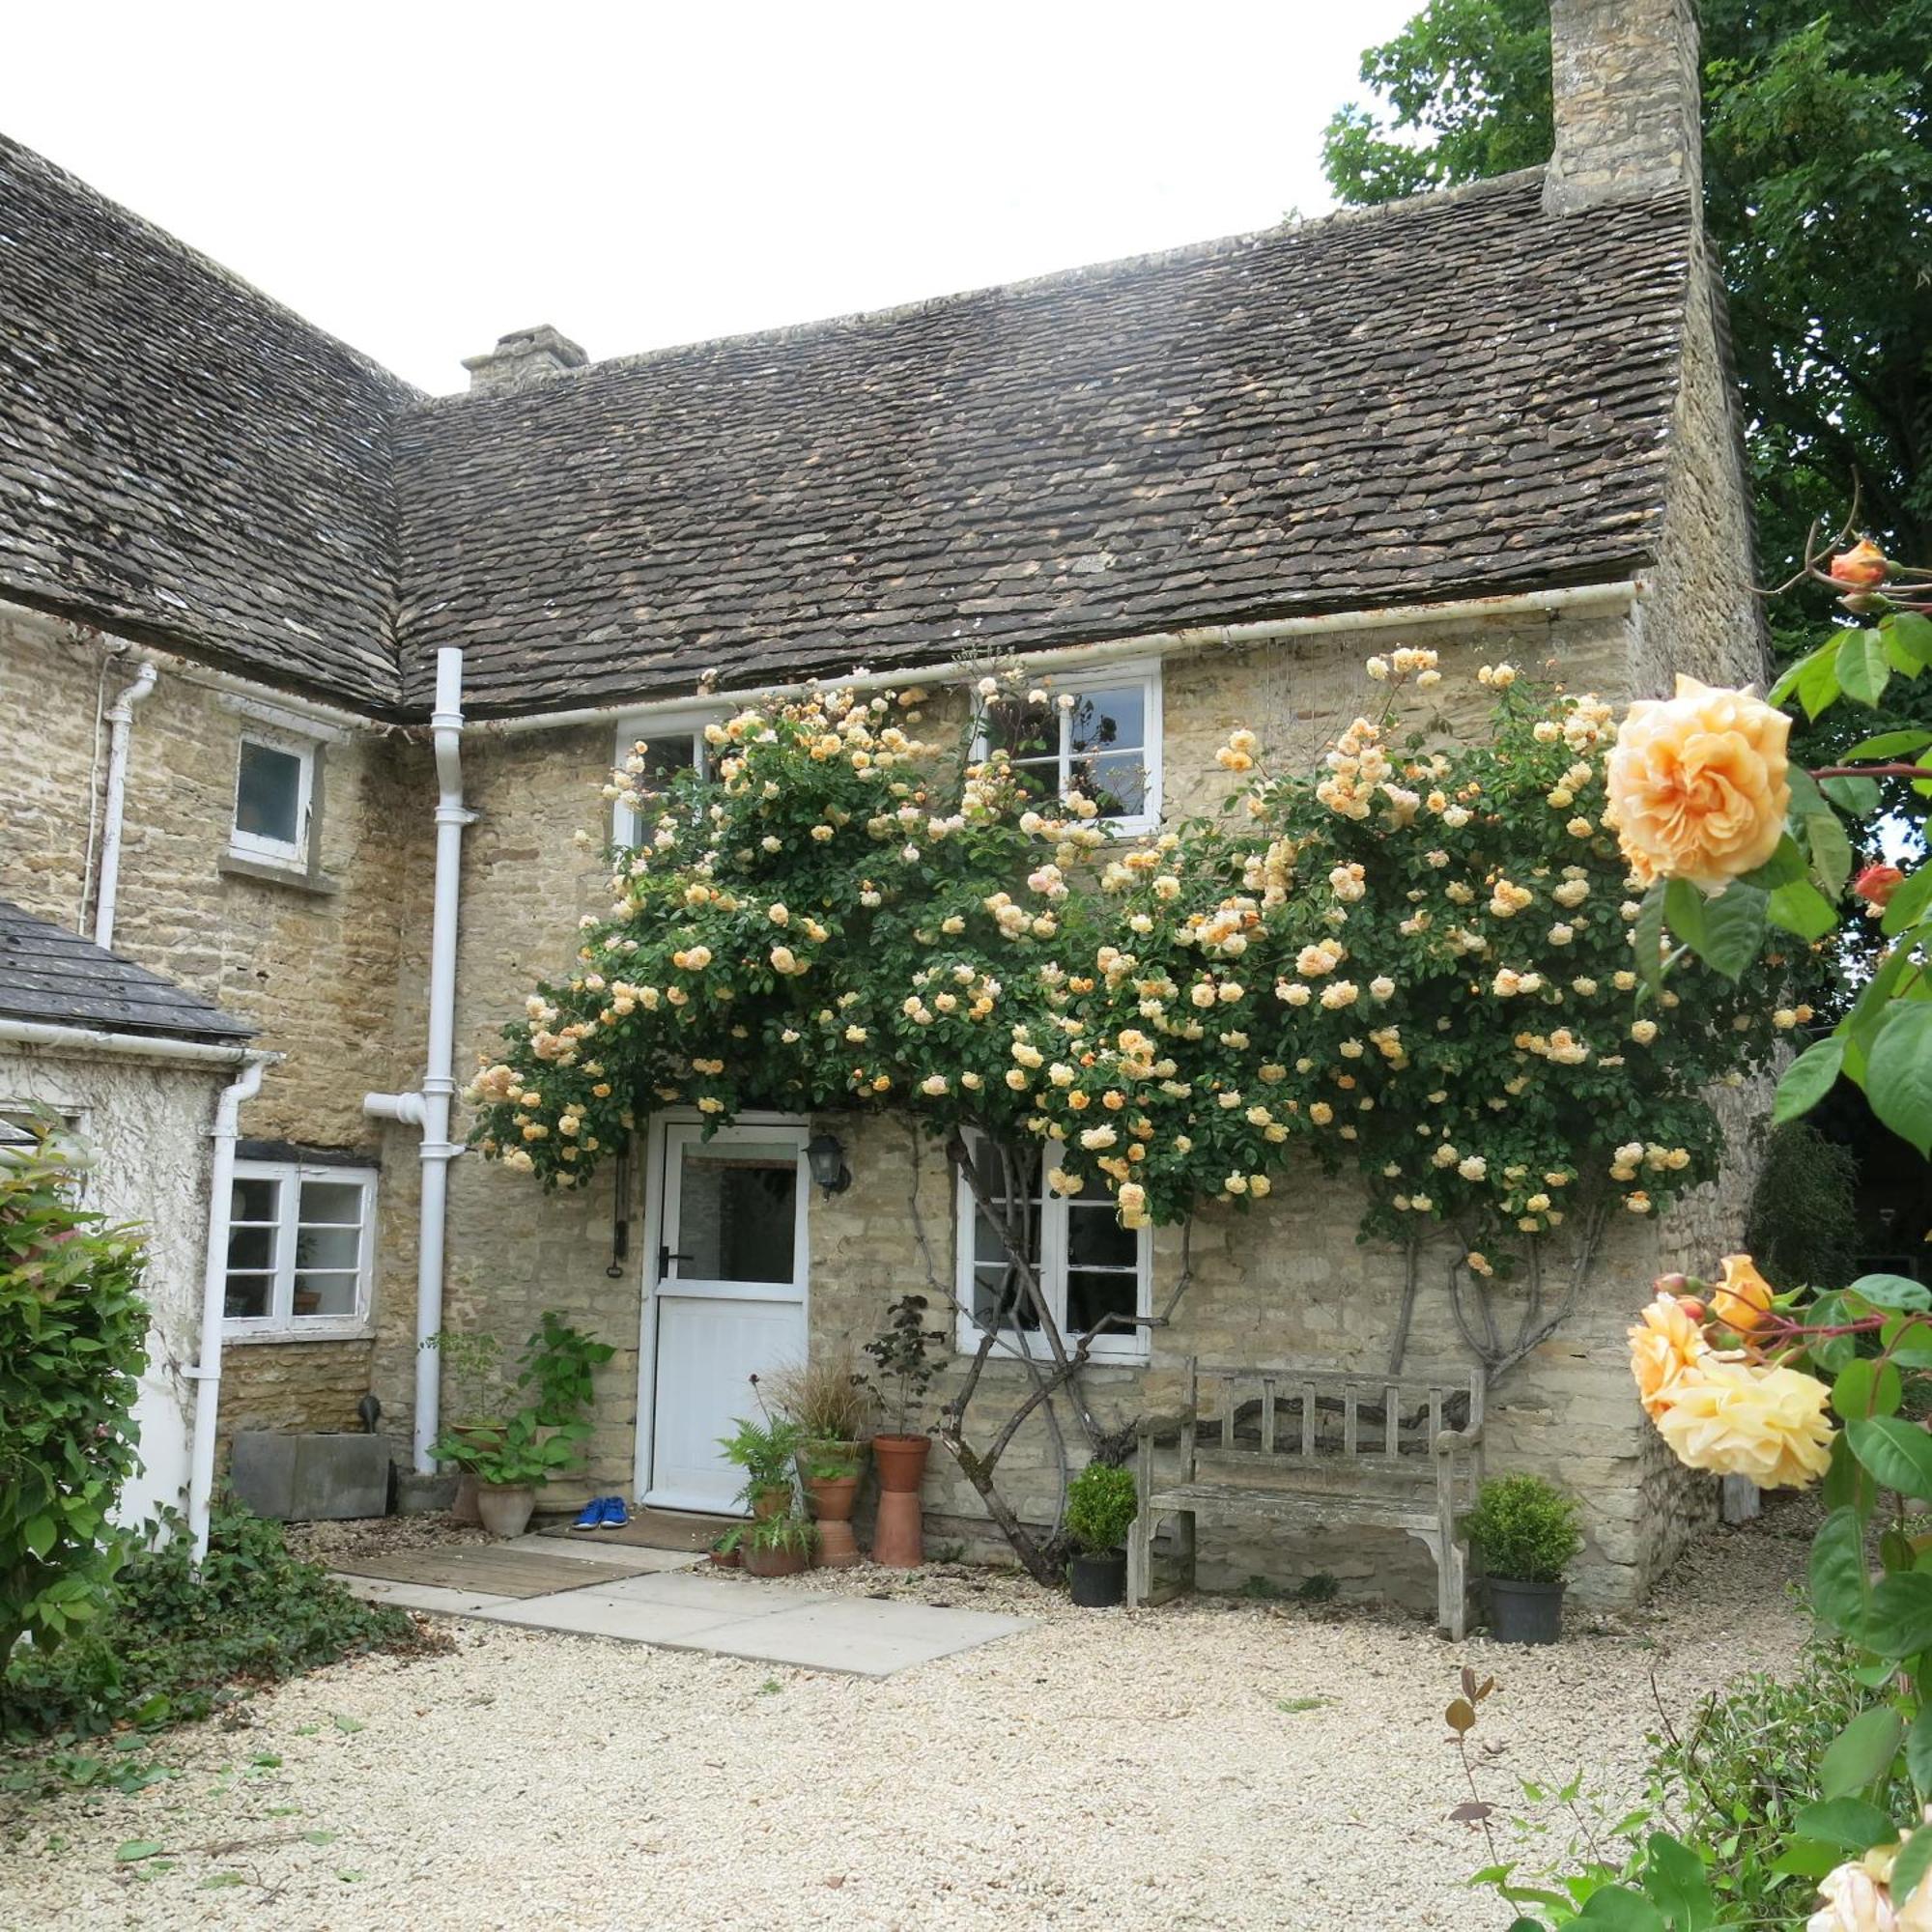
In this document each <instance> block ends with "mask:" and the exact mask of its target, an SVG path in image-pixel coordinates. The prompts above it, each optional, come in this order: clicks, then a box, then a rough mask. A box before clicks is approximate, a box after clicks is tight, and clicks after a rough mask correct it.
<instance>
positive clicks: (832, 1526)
mask: <svg viewBox="0 0 1932 1932" xmlns="http://www.w3.org/2000/svg"><path fill="white" fill-rule="evenodd" d="M765 1380H766V1385H767V1386H769V1388H770V1391H771V1396H772V1400H773V1402H774V1403H775V1404H776V1405H777V1406H778V1409H779V1412H780V1413H781V1415H784V1416H785V1417H787V1418H788V1419H789V1420H791V1421H792V1422H795V1423H797V1425H798V1426H799V1428H800V1430H801V1431H802V1432H803V1433H804V1440H803V1442H802V1443H801V1444H800V1446H799V1455H798V1470H799V1475H800V1477H801V1478H802V1479H803V1481H804V1484H805V1495H806V1501H807V1503H808V1505H809V1506H810V1510H811V1517H812V1520H813V1521H814V1522H815V1523H816V1524H817V1525H818V1545H817V1550H816V1560H817V1561H818V1563H819V1564H820V1565H821V1566H822V1567H824V1568H825V1569H828V1570H843V1569H846V1568H848V1567H849V1566H850V1565H852V1564H854V1563H856V1562H858V1560H859V1545H858V1542H857V1540H856V1539H855V1538H854V1537H853V1534H852V1508H853V1505H854V1503H855V1502H856V1501H857V1500H858V1495H859V1480H860V1477H861V1475H862V1474H863V1472H864V1468H865V1455H866V1441H865V1437H866V1434H867V1430H868V1429H869V1427H870V1425H871V1411H872V1398H871V1391H870V1390H869V1389H868V1388H867V1386H866V1382H865V1378H863V1377H861V1376H859V1375H857V1374H855V1373H854V1372H853V1369H852V1365H851V1362H850V1360H849V1359H840V1358H838V1357H835V1356H821V1357H820V1358H819V1359H818V1360H817V1361H815V1362H808V1363H804V1364H801V1365H799V1366H798V1367H795V1368H788V1369H781V1370H779V1371H778V1372H777V1373H776V1374H775V1375H772V1376H770V1377H767V1378H765ZM760 1393H761V1394H762V1393H763V1390H762V1389H761V1390H760Z"/></svg>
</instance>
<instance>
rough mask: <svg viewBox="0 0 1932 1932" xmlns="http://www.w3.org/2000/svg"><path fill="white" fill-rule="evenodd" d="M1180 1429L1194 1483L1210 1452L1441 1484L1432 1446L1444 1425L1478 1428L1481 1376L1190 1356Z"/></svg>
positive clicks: (1285, 1467) (1289, 1466)
mask: <svg viewBox="0 0 1932 1932" xmlns="http://www.w3.org/2000/svg"><path fill="white" fill-rule="evenodd" d="M1183 1415H1184V1420H1183V1422H1182V1426H1181V1432H1180V1454H1181V1464H1182V1467H1183V1468H1184V1469H1185V1470H1186V1478H1185V1480H1187V1481H1188V1482H1193V1481H1194V1480H1195V1478H1196V1476H1197V1475H1198V1473H1199V1463H1200V1459H1201V1457H1202V1456H1203V1455H1208V1456H1211V1457H1212V1458H1213V1459H1214V1460H1215V1461H1216V1462H1217V1463H1219V1462H1229V1461H1232V1462H1238V1463H1255V1464H1264V1465H1267V1466H1270V1467H1272V1468H1274V1469H1278V1470H1281V1471H1283V1472H1285V1473H1286V1472H1292V1471H1293V1470H1294V1469H1296V1468H1299V1467H1307V1466H1310V1465H1313V1464H1316V1463H1320V1464H1321V1465H1323V1466H1324V1467H1327V1468H1331V1469H1332V1468H1334V1467H1335V1465H1336V1464H1337V1463H1358V1464H1360V1465H1362V1466H1363V1467H1364V1468H1365V1469H1374V1470H1375V1471H1377V1472H1378V1473H1379V1474H1384V1475H1391V1476H1413V1477H1414V1478H1415V1479H1416V1480H1417V1481H1431V1482H1433V1481H1434V1480H1435V1458H1434V1454H1433V1448H1434V1444H1435V1437H1436V1436H1437V1435H1440V1434H1441V1432H1442V1431H1443V1430H1444V1429H1455V1430H1470V1431H1479V1430H1480V1429H1481V1428H1482V1425H1483V1375H1482V1371H1481V1370H1480V1369H1472V1370H1471V1371H1470V1372H1469V1375H1468V1377H1467V1378H1466V1380H1455V1379H1425V1378H1418V1377H1412V1376H1411V1377H1403V1376H1396V1377H1390V1376H1370V1375H1362V1376H1356V1375H1349V1374H1347V1373H1344V1372H1340V1371H1325V1370H1324V1371H1316V1372H1311V1371H1309V1370H1306V1369H1292V1368H1262V1367H1249V1366H1242V1367H1238V1368H1227V1367H1221V1366H1218V1365H1213V1364H1208V1363H1204V1362H1201V1361H1199V1360H1197V1359H1196V1358H1195V1357H1193V1356H1189V1357H1188V1362H1187V1406H1186V1408H1185V1410H1184V1411H1183Z"/></svg>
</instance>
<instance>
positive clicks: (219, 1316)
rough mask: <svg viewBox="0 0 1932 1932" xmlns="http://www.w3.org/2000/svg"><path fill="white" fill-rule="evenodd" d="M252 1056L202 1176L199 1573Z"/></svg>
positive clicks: (221, 1108) (257, 1059)
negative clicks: (240, 1133) (233, 1201)
mask: <svg viewBox="0 0 1932 1932" xmlns="http://www.w3.org/2000/svg"><path fill="white" fill-rule="evenodd" d="M276 1057H278V1056H274V1055H270V1054H254V1053H251V1054H250V1055H249V1056H248V1064H247V1065H245V1066H243V1067H242V1069H241V1073H240V1074H239V1075H238V1076H237V1077H236V1078H235V1079H234V1080H233V1081H231V1082H230V1083H229V1084H228V1085H227V1086H226V1087H224V1088H223V1089H222V1090H221V1097H220V1098H219V1099H218V1100H217V1101H216V1102H215V1105H214V1125H213V1128H212V1129H211V1133H212V1136H213V1141H214V1159H213V1164H212V1167H211V1171H210V1174H209V1178H208V1254H207V1258H206V1261H205V1264H204V1265H203V1270H202V1277H201V1346H200V1351H199V1352H200V1359H199V1360H198V1361H197V1362H196V1364H195V1366H194V1367H193V1368H191V1369H190V1370H188V1372H187V1373H188V1376H189V1378H190V1379H191V1380H192V1381H193V1383H194V1438H193V1445H192V1447H191V1448H190V1450H189V1452H188V1478H187V1527H188V1536H189V1539H190V1544H191V1549H190V1556H189V1561H190V1562H191V1563H192V1564H193V1566H194V1570H195V1573H196V1574H197V1575H199V1574H200V1571H201V1560H202V1558H203V1557H204V1556H206V1555H207V1554H208V1514H209V1504H210V1501H211V1499H212V1498H213V1494H214V1431H215V1421H216V1417H217V1415H218V1414H219V1412H220V1407H221V1323H222V1321H223V1319H224V1315H225V1304H226V1301H227V1282H228V1219H229V1215H228V1201H229V1196H230V1194H231V1192H232V1191H233V1188H234V1185H235V1137H236V1132H237V1129H238V1126H239V1124H240V1120H241V1103H242V1101H244V1100H252V1099H253V1098H254V1097H255V1095H256V1094H259V1093H260V1092H261V1091H262V1074H263V1072H264V1070H265V1069H266V1068H267V1066H268V1064H269V1062H270V1059H273V1058H276Z"/></svg>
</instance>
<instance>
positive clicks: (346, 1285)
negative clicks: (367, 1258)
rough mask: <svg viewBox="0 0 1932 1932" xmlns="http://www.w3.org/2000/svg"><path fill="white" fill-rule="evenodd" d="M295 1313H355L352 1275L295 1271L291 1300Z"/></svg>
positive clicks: (353, 1279) (353, 1278) (292, 1309)
mask: <svg viewBox="0 0 1932 1932" xmlns="http://www.w3.org/2000/svg"><path fill="white" fill-rule="evenodd" d="M290 1307H291V1312H292V1313H293V1314H296V1315H298V1316H300V1315H354V1314H355V1275H354V1274H353V1273H351V1274H298V1275H297V1276H296V1286H295V1294H294V1297H293V1299H292V1301H291V1304H290Z"/></svg>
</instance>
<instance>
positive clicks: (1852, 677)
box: [1811, 631, 1891, 718]
mask: <svg viewBox="0 0 1932 1932" xmlns="http://www.w3.org/2000/svg"><path fill="white" fill-rule="evenodd" d="M1837 676H1838V683H1839V685H1840V686H1841V687H1842V688H1843V690H1844V694H1845V696H1847V697H1851V698H1856V699H1857V700H1858V702H1859V703H1861V704H1865V705H1875V704H1877V702H1878V701H1879V699H1880V698H1881V697H1883V696H1885V688H1886V686H1887V685H1888V684H1889V683H1890V682H1891V667H1890V666H1889V664H1887V663H1886V661H1885V642H1884V639H1881V638H1880V637H1879V635H1878V633H1877V632H1876V631H1847V632H1845V633H1844V635H1843V636H1842V637H1840V638H1839V639H1838V658H1837ZM1811 715H1812V716H1813V717H1814V718H1815V717H1816V716H1817V715H1818V714H1817V713H1816V712H1815V711H1814V712H1813V713H1812V714H1811Z"/></svg>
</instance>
